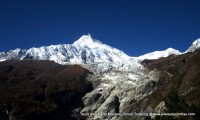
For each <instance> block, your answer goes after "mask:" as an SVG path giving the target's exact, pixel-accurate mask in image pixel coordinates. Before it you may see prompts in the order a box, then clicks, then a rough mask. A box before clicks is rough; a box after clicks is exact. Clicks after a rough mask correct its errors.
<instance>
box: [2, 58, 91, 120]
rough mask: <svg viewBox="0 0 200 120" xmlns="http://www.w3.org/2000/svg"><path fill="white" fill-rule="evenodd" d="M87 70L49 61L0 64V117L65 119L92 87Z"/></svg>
mask: <svg viewBox="0 0 200 120" xmlns="http://www.w3.org/2000/svg"><path fill="white" fill-rule="evenodd" d="M87 74H90V72H89V71H88V70H86V69H84V68H82V67H81V66H78V65H59V64H56V63H55V62H50V61H30V60H29V61H15V60H10V61H5V62H1V63H0V120H7V119H8V117H9V118H10V119H11V120H44V119H48V120H66V119H73V118H72V117H71V114H72V113H71V111H72V110H73V109H74V108H79V107H82V106H83V104H82V102H81V98H82V97H83V96H84V95H85V94H86V93H87V92H89V91H90V90H91V89H92V87H91V84H90V83H89V82H88V81H87V80H86V77H87Z"/></svg>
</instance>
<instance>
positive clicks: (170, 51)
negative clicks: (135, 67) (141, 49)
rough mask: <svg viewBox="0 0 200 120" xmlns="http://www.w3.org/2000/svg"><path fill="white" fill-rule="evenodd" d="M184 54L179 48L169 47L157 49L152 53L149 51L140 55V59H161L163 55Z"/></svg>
mask: <svg viewBox="0 0 200 120" xmlns="http://www.w3.org/2000/svg"><path fill="white" fill-rule="evenodd" d="M180 54H182V53H181V52H179V51H178V50H175V49H173V48H168V49H166V50H164V51H155V52H151V53H147V54H145V55H142V56H139V57H138V59H140V60H144V59H159V58H162V57H168V56H170V55H180Z"/></svg>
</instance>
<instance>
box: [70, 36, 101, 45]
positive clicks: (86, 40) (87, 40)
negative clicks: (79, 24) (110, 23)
mask: <svg viewBox="0 0 200 120" xmlns="http://www.w3.org/2000/svg"><path fill="white" fill-rule="evenodd" d="M95 43H100V44H102V43H101V42H100V41H98V40H96V39H94V38H92V35H91V34H88V35H82V36H81V37H80V38H79V39H78V40H77V41H75V42H74V43H73V45H80V46H88V45H91V44H95Z"/></svg>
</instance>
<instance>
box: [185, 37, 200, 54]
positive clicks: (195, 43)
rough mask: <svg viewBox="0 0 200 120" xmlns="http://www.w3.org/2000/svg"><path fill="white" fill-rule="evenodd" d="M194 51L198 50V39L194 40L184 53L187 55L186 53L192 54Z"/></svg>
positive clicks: (199, 45) (199, 41)
mask: <svg viewBox="0 0 200 120" xmlns="http://www.w3.org/2000/svg"><path fill="white" fill-rule="evenodd" d="M196 49H200V38H199V39H197V40H195V41H194V42H193V43H192V45H191V46H190V47H189V49H188V50H186V52H185V53H187V52H193V51H195V50H196Z"/></svg>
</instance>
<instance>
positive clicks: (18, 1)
mask: <svg viewBox="0 0 200 120" xmlns="http://www.w3.org/2000/svg"><path fill="white" fill-rule="evenodd" d="M199 6H200V2H199V1H198V0H0V51H8V50H10V49H15V48H22V49H28V48H30V47H40V46H44V45H45V46H48V45H52V44H63V43H64V44H68V43H69V44H71V43H73V42H74V41H75V40H76V39H78V38H79V37H80V36H82V35H83V34H88V33H91V34H92V36H93V37H94V38H96V39H99V40H100V41H102V42H103V43H105V44H108V45H110V46H113V47H116V48H118V49H120V50H123V51H124V52H125V53H127V54H128V55H131V56H138V55H142V54H145V53H148V52H152V51H155V50H164V49H167V48H168V47H172V48H175V49H178V50H180V51H185V50H186V49H187V48H188V47H189V46H190V45H191V44H192V42H193V41H194V40H195V39H197V38H199V37H200V12H199V11H200V7H199Z"/></svg>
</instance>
